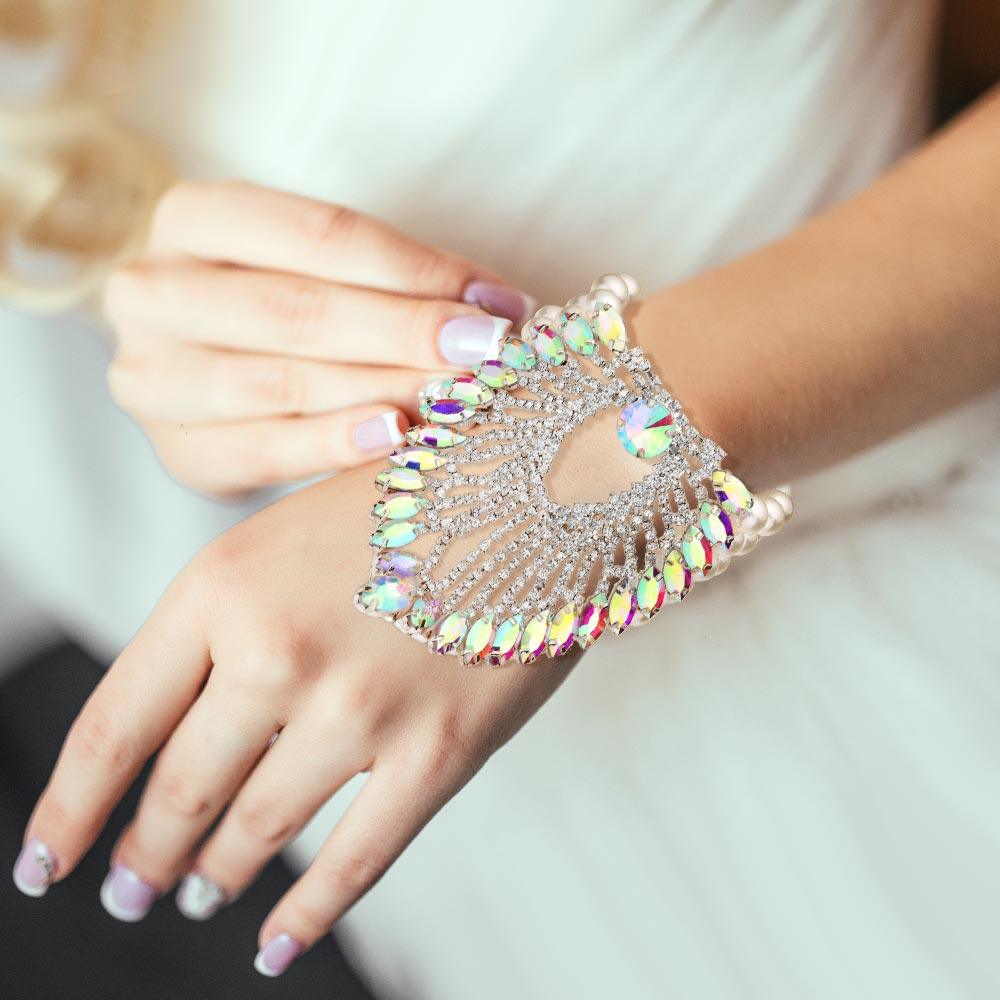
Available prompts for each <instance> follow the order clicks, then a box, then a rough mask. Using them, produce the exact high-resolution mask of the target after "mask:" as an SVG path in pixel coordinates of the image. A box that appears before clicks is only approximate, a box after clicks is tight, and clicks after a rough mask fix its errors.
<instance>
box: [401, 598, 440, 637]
mask: <svg viewBox="0 0 1000 1000" xmlns="http://www.w3.org/2000/svg"><path fill="white" fill-rule="evenodd" d="M439 614H441V605H440V604H439V603H438V602H437V601H435V600H433V599H432V598H427V597H418V598H417V599H416V600H415V601H414V602H413V607H412V608H410V613H409V614H408V615H407V616H406V621H407V624H408V625H409V626H410V628H414V629H416V630H417V631H418V632H423V631H424V630H425V629H429V628H430V627H431V626H432V625H433V624H434V622H436V621H437V618H438V615H439Z"/></svg>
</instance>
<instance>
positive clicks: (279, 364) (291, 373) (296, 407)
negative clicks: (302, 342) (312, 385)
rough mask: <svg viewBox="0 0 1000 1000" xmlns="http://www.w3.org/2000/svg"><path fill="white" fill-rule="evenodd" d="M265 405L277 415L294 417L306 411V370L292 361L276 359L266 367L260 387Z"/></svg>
mask: <svg viewBox="0 0 1000 1000" xmlns="http://www.w3.org/2000/svg"><path fill="white" fill-rule="evenodd" d="M262 390H263V395H264V400H265V403H266V404H267V405H268V406H269V407H270V408H272V409H274V410H276V411H277V412H279V413H282V414H286V415H289V416H294V415H297V414H300V413H302V412H303V411H304V410H305V409H306V403H307V400H308V396H309V383H308V369H307V368H306V366H304V365H301V364H297V363H296V362H295V361H294V360H293V359H291V358H287V359H276V360H275V361H274V363H273V364H270V365H268V371H267V375H266V378H265V380H264V384H263V386H262Z"/></svg>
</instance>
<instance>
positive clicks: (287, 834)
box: [233, 798, 295, 849]
mask: <svg viewBox="0 0 1000 1000" xmlns="http://www.w3.org/2000/svg"><path fill="white" fill-rule="evenodd" d="M233 812H234V817H233V818H234V819H235V820H236V822H237V823H238V824H239V827H240V830H241V831H242V833H244V834H245V835H246V836H247V837H248V838H250V839H251V840H253V841H255V842H257V843H260V844H262V845H264V846H265V847H268V848H273V849H277V848H279V847H281V846H283V845H284V844H285V843H286V842H287V841H289V840H291V838H292V836H293V835H294V834H295V824H294V823H293V822H292V821H291V819H289V818H288V817H287V816H286V815H285V814H284V813H282V811H281V809H280V808H279V807H278V806H277V805H276V804H275V803H274V802H271V801H268V800H267V799H258V798H254V799H250V798H248V799H245V800H242V801H241V800H237V801H236V803H235V804H234V805H233Z"/></svg>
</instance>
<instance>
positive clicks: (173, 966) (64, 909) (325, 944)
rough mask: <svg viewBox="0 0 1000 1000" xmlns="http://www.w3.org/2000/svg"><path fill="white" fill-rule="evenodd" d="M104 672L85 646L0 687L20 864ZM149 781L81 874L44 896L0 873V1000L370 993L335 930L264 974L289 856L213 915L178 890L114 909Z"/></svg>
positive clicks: (4, 825)
mask: <svg viewBox="0 0 1000 1000" xmlns="http://www.w3.org/2000/svg"><path fill="white" fill-rule="evenodd" d="M101 674H102V668H101V667H100V666H99V665H98V664H97V663H95V662H94V661H93V660H91V659H90V658H89V657H88V656H86V654H84V653H82V652H81V651H80V650H79V649H77V648H75V647H73V646H61V647H59V648H57V649H53V650H50V651H48V652H46V653H44V654H43V655H40V656H38V657H36V658H35V659H34V660H33V661H31V662H30V663H27V664H25V665H24V667H23V668H22V669H20V670H18V671H17V672H16V673H15V674H14V675H13V676H10V677H9V678H7V679H6V680H5V681H4V682H3V683H2V684H0V857H2V858H6V859H7V860H6V862H4V863H5V864H7V865H8V867H9V868H12V867H13V864H14V858H15V857H16V855H17V852H18V850H19V848H20V842H21V836H22V832H23V830H24V826H25V823H26V822H27V819H28V815H29V813H30V810H31V808H32V806H33V804H34V801H35V799H36V798H37V796H38V794H39V792H40V791H41V789H42V787H43V785H44V784H45V781H46V779H47V778H48V776H49V773H50V772H51V769H52V765H53V764H54V763H55V759H56V755H57V753H58V751H59V747H60V745H61V743H62V739H63V736H64V734H65V733H66V730H67V729H68V728H69V725H70V723H71V722H72V720H73V718H74V717H75V716H76V713H77V712H78V711H79V709H80V707H81V706H82V705H83V702H84V700H85V699H86V697H87V695H88V694H89V693H90V691H91V690H92V689H93V687H94V685H95V684H96V683H97V681H98V680H99V679H100V677H101ZM141 787H142V782H141V781H140V782H137V784H136V787H135V788H133V789H132V791H131V792H130V794H129V795H128V797H127V798H126V799H125V802H124V803H123V804H122V805H121V806H120V807H119V809H118V810H117V811H116V812H115V814H114V816H113V817H112V819H111V822H110V823H109V824H108V826H107V828H106V829H105V831H104V833H103V834H102V836H101V838H100V840H99V841H98V842H97V844H96V846H95V847H94V848H93V850H91V852H90V853H89V854H88V855H87V857H86V859H85V860H84V861H83V863H82V864H81V865H80V867H79V868H78V869H77V871H75V872H74V873H73V874H72V875H71V876H70V877H69V878H68V879H66V880H65V881H64V882H61V883H59V884H58V885H55V886H53V887H52V888H50V889H49V891H48V894H47V895H46V896H44V897H43V898H42V899H29V898H27V897H25V896H22V895H21V894H20V893H19V892H18V891H17V890H16V889H15V888H14V886H13V883H12V882H11V879H10V877H9V875H6V876H5V877H3V878H0V885H2V888H0V1000H43V998H44V1000H91V998H92V1000H189V998H190V1000H228V998H230V997H231V998H234V1000H235V998H239V1000H249V998H253V997H270V998H291V997H294V998H296V1000H312V998H336V1000H370V997H369V994H368V993H367V992H366V991H365V989H364V988H363V987H362V986H361V984H360V982H359V981H358V979H357V978H356V977H355V975H354V973H353V972H352V971H351V969H350V968H349V967H348V965H347V964H346V962H345V961H344V958H343V956H342V955H341V954H340V951H339V950H338V948H337V945H336V943H335V942H334V940H333V939H332V938H327V939H326V940H324V941H322V942H320V943H319V944H318V945H317V946H316V947H314V948H313V949H312V950H311V951H310V952H309V953H307V954H306V955H303V956H301V957H300V958H298V959H297V960H296V961H295V962H294V963H293V964H292V966H291V968H290V969H289V970H288V971H287V972H286V973H285V974H284V975H283V976H281V977H279V978H278V979H265V978H264V977H263V976H260V975H259V974H258V973H256V972H254V971H253V968H252V965H253V958H254V954H255V952H256V940H257V929H258V928H259V927H260V924H261V922H262V921H263V919H264V917H265V916H266V915H267V913H268V911H269V910H270V908H271V907H272V906H273V905H274V903H275V902H276V901H277V899H278V898H279V897H280V896H281V894H282V893H283V892H284V891H285V889H287V887H288V886H289V885H290V884H291V875H290V873H289V872H288V871H287V870H286V869H285V868H284V867H283V866H282V865H281V864H280V863H279V862H274V863H272V864H271V865H269V866H268V867H267V869H266V870H265V871H264V872H263V874H262V875H261V877H260V878H259V879H258V880H257V882H256V883H255V884H254V885H253V887H252V888H251V889H249V890H248V891H247V892H246V893H245V894H244V895H243V896H242V897H241V898H240V899H239V900H238V901H237V902H236V903H235V904H234V905H232V906H230V907H226V908H223V909H222V910H221V911H220V912H219V913H218V914H216V915H215V916H214V917H212V919H211V920H208V921H206V922H204V923H195V922H193V921H190V920H187V919H185V918H184V917H182V916H181V915H180V913H178V912H177V909H176V907H175V906H174V904H173V900H172V899H165V900H161V901H160V902H159V903H157V905H156V906H154V907H153V910H152V912H151V913H150V914H149V916H147V917H146V919H145V920H143V921H141V922H140V923H138V924H123V923H120V922H119V921H117V920H114V919H112V918H111V917H110V916H108V914H107V913H105V912H104V909H103V908H102V907H101V904H100V902H99V901H98V891H99V889H100V886H101V882H102V881H103V879H104V876H105V875H106V874H107V865H108V858H109V856H110V852H111V848H112V846H113V844H114V842H115V838H116V837H117V836H118V834H119V832H120V831H121V829H122V828H123V826H124V824H125V823H126V822H127V820H128V819H129V817H130V816H131V815H132V814H133V812H134V810H135V806H136V801H137V792H138V790H139V789H140V788H141Z"/></svg>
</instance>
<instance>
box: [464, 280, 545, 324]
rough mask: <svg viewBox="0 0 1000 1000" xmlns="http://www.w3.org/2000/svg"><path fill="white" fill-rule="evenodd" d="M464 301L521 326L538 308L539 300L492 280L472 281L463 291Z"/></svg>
mask: <svg viewBox="0 0 1000 1000" xmlns="http://www.w3.org/2000/svg"><path fill="white" fill-rule="evenodd" d="M462 301H463V302H468V303H469V304H470V305H474V306H479V308H480V309H485V310H486V312H488V313H492V314H493V315H494V316H502V317H503V318H504V319H509V320H510V321H511V323H513V324H514V325H515V326H520V325H521V324H522V323H523V322H524V321H525V320H526V319H527V318H528V317H529V316H531V315H533V314H534V312H535V309H537V308H538V302H537V300H536V299H534V298H532V297H531V296H530V295H527V294H525V293H524V292H521V291H518V289H516V288H511V287H510V285H497V284H494V283H493V282H492V281H470V282H469V284H467V285H466V286H465V291H464V292H462Z"/></svg>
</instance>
